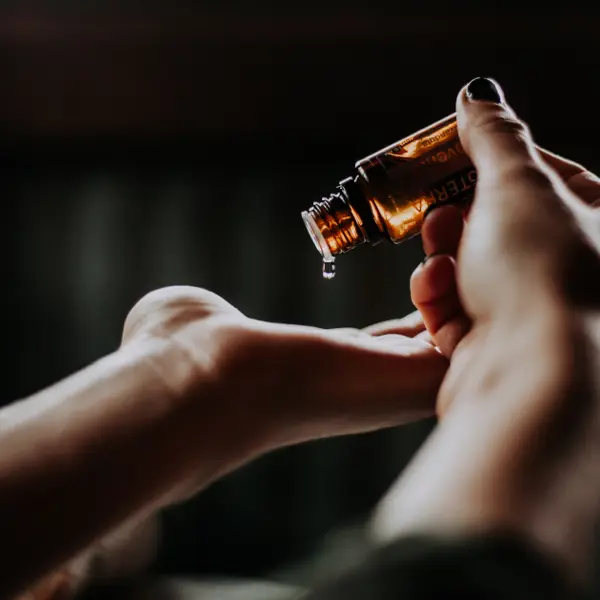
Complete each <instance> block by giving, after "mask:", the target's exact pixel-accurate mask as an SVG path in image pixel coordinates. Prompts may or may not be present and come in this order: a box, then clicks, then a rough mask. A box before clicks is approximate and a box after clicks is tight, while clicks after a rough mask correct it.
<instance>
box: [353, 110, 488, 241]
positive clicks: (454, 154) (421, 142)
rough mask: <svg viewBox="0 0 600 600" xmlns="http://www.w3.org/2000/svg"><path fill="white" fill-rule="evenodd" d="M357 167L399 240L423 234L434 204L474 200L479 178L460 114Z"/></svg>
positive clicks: (388, 229)
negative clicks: (461, 128)
mask: <svg viewBox="0 0 600 600" xmlns="http://www.w3.org/2000/svg"><path fill="white" fill-rule="evenodd" d="M357 167H358V172H359V175H360V176H361V178H362V181H363V187H364V189H365V195H366V197H367V198H368V199H369V203H370V206H371V208H372V213H373V214H374V215H375V217H376V218H377V219H378V222H380V223H381V224H382V229H384V230H385V231H386V233H387V237H388V238H389V239H390V240H391V241H392V242H395V243H398V242H401V241H403V240H405V239H408V238H410V237H412V236H413V235H416V234H418V233H419V232H420V230H421V225H422V223H423V218H424V216H425V213H426V212H427V210H428V209H429V208H430V207H431V206H432V205H434V204H437V203H445V202H447V203H453V204H464V203H466V202H467V201H469V200H470V199H471V198H472V197H473V192H474V188H475V183H476V181H477V173H476V171H475V168H474V167H473V165H472V163H471V161H470V160H469V157H468V156H467V155H466V154H465V151H464V149H463V147H462V146H461V143H460V140H459V138H458V128H457V125H456V119H455V118H454V115H451V116H449V117H447V118H446V119H443V120H442V121H439V122H438V123H434V124H433V125H431V126H429V127H427V128H426V129H423V130H421V131H420V132H418V133H415V134H414V135H412V136H410V137H408V138H405V139H404V140H402V141H400V142H397V143H396V144H394V145H393V146H389V147H388V148H384V149H383V150H380V151H379V152H377V153H376V154H373V155H371V156H369V157H367V158H366V159H363V160H362V161H359V163H357Z"/></svg>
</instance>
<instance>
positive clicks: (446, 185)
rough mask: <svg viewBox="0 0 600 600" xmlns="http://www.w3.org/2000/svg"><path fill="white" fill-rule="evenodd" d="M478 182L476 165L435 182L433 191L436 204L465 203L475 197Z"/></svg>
mask: <svg viewBox="0 0 600 600" xmlns="http://www.w3.org/2000/svg"><path fill="white" fill-rule="evenodd" d="M476 183H477V171H476V170H475V168H474V167H467V168H465V169H461V170H460V171H458V172H456V173H453V174H452V175H450V176H449V177H446V178H445V179H442V180H441V181H438V182H437V183H435V184H434V185H433V188H432V190H431V192H432V194H433V198H434V201H435V203H436V204H437V203H440V202H449V203H463V202H466V201H469V200H471V199H472V198H473V194H474V193H475V184H476Z"/></svg>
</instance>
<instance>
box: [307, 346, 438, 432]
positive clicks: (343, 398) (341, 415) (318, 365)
mask: <svg viewBox="0 0 600 600" xmlns="http://www.w3.org/2000/svg"><path fill="white" fill-rule="evenodd" d="M308 361H311V362H314V364H315V368H314V369H311V370H310V372H311V377H309V378H306V368H307V366H308V365H309V364H310V363H309V362H308ZM297 364H302V365H303V371H302V372H303V373H304V385H308V387H309V389H308V390H304V389H303V397H304V398H319V405H320V410H323V411H325V412H326V413H328V414H329V415H330V417H331V418H332V419H334V421H335V427H332V428H331V429H329V430H328V433H329V434H331V432H333V431H334V430H337V431H338V432H339V433H351V432H353V431H359V430H363V431H364V430H367V429H372V428H378V427H384V426H390V425H394V424H398V423H403V422H408V421H412V420H415V419H420V418H423V417H425V416H429V415H432V414H433V413H434V411H435V400H436V397H437V392H438V389H439V386H440V384H441V382H442V379H443V377H444V375H445V372H446V369H447V366H448V362H447V359H446V358H445V357H444V356H443V355H442V354H441V353H440V352H439V351H438V350H437V349H436V348H434V347H433V346H432V345H431V344H430V343H428V342H426V341H420V340H415V339H408V338H406V337H405V336H402V335H400V336H399V335H393V334H391V335H390V334H387V335H383V336H379V337H371V336H368V337H365V338H354V339H347V340H342V339H339V338H337V337H336V338H335V339H330V341H329V343H327V344H326V345H321V344H320V345H319V348H317V349H315V348H314V347H313V348H312V349H311V350H310V352H309V354H308V355H307V357H306V359H303V360H298V361H297ZM324 365H325V366H326V368H323V366H324ZM324 416H327V415H324Z"/></svg>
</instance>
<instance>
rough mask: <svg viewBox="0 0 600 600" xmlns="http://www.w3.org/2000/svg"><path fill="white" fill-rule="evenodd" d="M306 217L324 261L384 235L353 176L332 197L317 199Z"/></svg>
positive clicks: (342, 183) (303, 214) (309, 231)
mask: <svg viewBox="0 0 600 600" xmlns="http://www.w3.org/2000/svg"><path fill="white" fill-rule="evenodd" d="M302 219H303V220H304V224H305V225H306V228H307V230H308V233H309V234H310V237H311V239H312V241H313V243H314V244H315V246H316V248H317V250H319V252H320V253H321V255H322V257H323V259H324V260H328V259H332V258H333V257H335V256H338V255H340V254H344V253H345V252H349V251H350V250H352V249H353V248H356V246H358V245H360V244H363V243H364V242H371V243H373V242H374V241H375V240H374V238H380V237H381V233H380V232H379V230H378V228H377V226H376V225H375V223H374V221H373V217H372V216H371V214H370V211H369V210H368V203H367V200H366V198H365V197H364V194H363V192H362V190H361V189H360V187H359V185H358V183H357V182H356V180H354V179H352V178H348V179H345V180H344V181H342V182H340V184H339V185H338V187H337V191H336V192H334V193H333V194H331V195H330V196H329V197H327V198H323V199H322V200H321V202H315V203H314V204H313V205H312V206H311V208H309V209H308V211H305V212H303V213H302Z"/></svg>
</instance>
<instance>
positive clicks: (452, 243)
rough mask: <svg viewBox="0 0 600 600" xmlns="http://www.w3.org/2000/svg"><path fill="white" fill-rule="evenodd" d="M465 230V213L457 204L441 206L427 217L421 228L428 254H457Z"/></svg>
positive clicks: (424, 246) (424, 248) (424, 247)
mask: <svg viewBox="0 0 600 600" xmlns="http://www.w3.org/2000/svg"><path fill="white" fill-rule="evenodd" d="M462 231H463V215H462V212H461V211H460V209H458V208H457V207H456V206H451V205H447V206H439V207H436V208H434V209H433V210H431V211H430V212H429V213H428V214H427V216H426V217H425V221H424V222H423V227H422V229H421V239H422V241H423V250H424V251H425V254H426V256H431V255H433V254H449V255H450V256H456V253H457V252H458V246H459V243H460V238H461V235H462Z"/></svg>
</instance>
